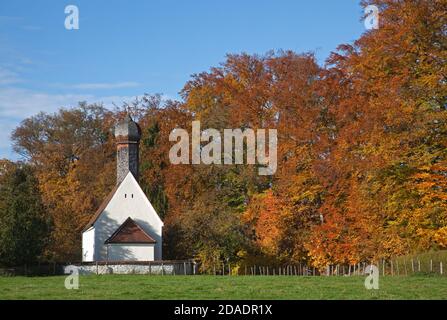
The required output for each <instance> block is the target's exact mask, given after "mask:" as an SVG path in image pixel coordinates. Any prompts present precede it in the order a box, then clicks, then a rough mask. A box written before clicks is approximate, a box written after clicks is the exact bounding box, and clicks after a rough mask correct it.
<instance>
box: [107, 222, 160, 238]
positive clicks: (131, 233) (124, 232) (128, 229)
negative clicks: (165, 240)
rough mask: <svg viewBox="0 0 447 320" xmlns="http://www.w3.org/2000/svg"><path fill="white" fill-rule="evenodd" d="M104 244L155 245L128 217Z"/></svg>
mask: <svg viewBox="0 0 447 320" xmlns="http://www.w3.org/2000/svg"><path fill="white" fill-rule="evenodd" d="M105 243H106V244H108V243H156V241H155V240H154V239H153V238H152V237H151V236H150V235H148V234H147V233H146V232H145V231H144V230H143V229H142V228H141V227H140V226H139V225H138V224H137V223H136V222H135V221H134V220H133V219H132V218H130V217H129V218H127V219H126V221H124V223H123V224H122V225H121V226H120V227H119V228H118V229H116V231H115V232H114V233H113V234H112V235H111V236H110V238H109V239H107V240H106V241H105Z"/></svg>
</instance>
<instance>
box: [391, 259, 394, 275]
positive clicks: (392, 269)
mask: <svg viewBox="0 0 447 320" xmlns="http://www.w3.org/2000/svg"><path fill="white" fill-rule="evenodd" d="M391 275H392V276H394V266H393V259H391Z"/></svg>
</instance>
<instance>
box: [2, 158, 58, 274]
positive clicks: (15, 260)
mask: <svg viewBox="0 0 447 320" xmlns="http://www.w3.org/2000/svg"><path fill="white" fill-rule="evenodd" d="M0 179H1V180H0V264H1V265H5V266H14V265H22V264H25V263H33V262H36V261H37V260H38V259H39V257H41V255H42V253H43V250H44V248H45V245H46V244H47V241H48V235H49V229H50V228H49V226H50V223H49V221H48V219H47V218H46V217H45V208H44V206H43V204H42V199H41V196H40V193H39V189H38V182H37V179H36V178H35V177H34V174H33V171H32V169H31V167H30V166H29V165H24V164H16V165H12V164H11V163H10V164H9V165H8V168H7V169H6V170H3V171H2V174H1V178H0Z"/></svg>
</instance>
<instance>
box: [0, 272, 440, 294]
mask: <svg viewBox="0 0 447 320" xmlns="http://www.w3.org/2000/svg"><path fill="white" fill-rule="evenodd" d="M364 280H365V277H360V276H351V277H343V276H340V277H335V276H334V277H300V276H206V275H198V276H153V275H152V276H148V275H91V276H90V275H89V276H81V277H80V279H79V289H78V290H67V289H65V286H64V281H65V277H64V276H53V277H0V299H3V300H4V299H199V300H210V299H211V300H213V299H288V300H290V299H293V300H294V299H354V300H358V299H387V300H389V299H446V298H447V277H441V276H436V275H413V276H394V277H391V276H385V277H380V280H379V289H378V290H367V289H365V286H364Z"/></svg>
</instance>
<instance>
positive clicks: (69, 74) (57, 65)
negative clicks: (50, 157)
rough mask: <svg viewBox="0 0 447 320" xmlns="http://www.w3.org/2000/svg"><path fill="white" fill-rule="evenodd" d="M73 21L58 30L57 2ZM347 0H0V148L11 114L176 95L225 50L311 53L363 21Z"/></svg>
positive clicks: (352, 35)
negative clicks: (74, 10)
mask: <svg viewBox="0 0 447 320" xmlns="http://www.w3.org/2000/svg"><path fill="white" fill-rule="evenodd" d="M70 4H73V5H76V6H77V7H78V8H79V30H66V29H65V27H64V21H65V17H66V14H65V13H64V9H65V7H66V6H67V5H70ZM362 15H363V9H362V8H361V6H360V4H359V1H357V0H342V1H333V0H332V1H331V0H326V1H323V0H319V1H318V0H309V1H298V0H275V1H273V0H271V1H263V0H245V1H241V0H239V1H235V0H227V1H212V0H196V1H193V0H190V1H179V0H178V1H169V0H168V1H166V0H165V1H158V0H157V1H155V0H145V1H144V0H132V1H130V0H127V1H124V0H108V1H106V0H103V1H100V0H88V1H73V0H69V1H60V0H58V1H54V0H39V1H29V0H28V1H22V0H14V1H1V2H0V130H1V134H2V136H3V139H0V158H9V159H17V155H15V154H14V153H13V152H12V149H11V146H10V144H11V143H10V140H9V135H10V132H11V130H12V129H13V128H14V127H16V126H17V125H18V124H19V123H20V121H21V120H23V119H25V118H26V117H29V116H31V115H33V114H36V113H37V112H39V111H46V112H53V111H55V110H57V109H58V108H59V107H62V106H64V107H70V106H75V105H76V104H77V102H78V101H81V100H87V101H88V102H103V103H104V104H105V105H106V106H112V103H115V104H117V105H120V104H122V102H123V101H129V100H131V99H132V98H133V97H135V96H141V95H142V94H144V93H161V94H164V95H166V96H167V97H170V98H177V97H178V92H179V91H180V90H181V89H182V87H183V85H184V84H185V82H186V81H187V80H188V79H189V78H190V75H191V74H193V73H199V72H202V71H206V70H208V69H209V68H210V67H211V66H216V65H218V64H219V63H220V62H222V61H224V59H225V55H226V54H227V53H241V52H247V53H259V54H262V53H265V52H267V51H269V50H272V49H274V50H277V49H291V50H294V51H296V52H308V51H312V52H315V54H316V56H317V58H318V60H319V62H320V63H323V62H324V60H325V59H326V58H327V56H328V55H329V53H330V52H331V51H333V50H335V48H336V47H337V45H338V44H341V43H351V42H352V41H354V40H355V39H357V38H359V36H360V35H361V34H362V33H363V32H364V31H365V28H364V25H363V22H362V21H361V17H362Z"/></svg>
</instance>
